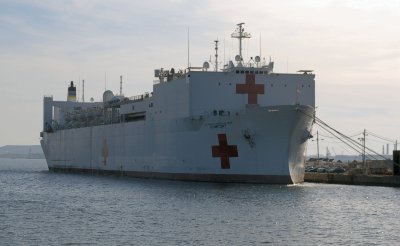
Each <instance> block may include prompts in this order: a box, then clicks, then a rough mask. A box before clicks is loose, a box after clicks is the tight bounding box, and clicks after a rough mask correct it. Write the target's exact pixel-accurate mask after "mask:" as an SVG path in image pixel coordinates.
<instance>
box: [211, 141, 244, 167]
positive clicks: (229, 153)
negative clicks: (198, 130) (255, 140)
mask: <svg viewBox="0 0 400 246" xmlns="http://www.w3.org/2000/svg"><path fill="white" fill-rule="evenodd" d="M218 143H219V145H213V146H212V156H213V157H219V158H221V168H222V169H230V168H231V165H230V163H229V157H238V150H237V146H236V145H228V140H227V139H226V134H218Z"/></svg>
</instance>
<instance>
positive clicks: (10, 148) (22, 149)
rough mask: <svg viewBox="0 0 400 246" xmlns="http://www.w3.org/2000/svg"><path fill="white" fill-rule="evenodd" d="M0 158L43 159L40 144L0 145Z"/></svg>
mask: <svg viewBox="0 0 400 246" xmlns="http://www.w3.org/2000/svg"><path fill="white" fill-rule="evenodd" d="M0 158H27V159H43V158H44V154H43V151H42V147H40V145H5V146H3V147H0Z"/></svg>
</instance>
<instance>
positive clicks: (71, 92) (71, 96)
mask: <svg viewBox="0 0 400 246" xmlns="http://www.w3.org/2000/svg"><path fill="white" fill-rule="evenodd" d="M67 101H68V102H76V87H75V86H74V81H71V84H70V86H69V87H68V96H67Z"/></svg>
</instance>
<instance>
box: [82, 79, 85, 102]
mask: <svg viewBox="0 0 400 246" xmlns="http://www.w3.org/2000/svg"><path fill="white" fill-rule="evenodd" d="M82 102H85V80H84V79H83V80H82Z"/></svg>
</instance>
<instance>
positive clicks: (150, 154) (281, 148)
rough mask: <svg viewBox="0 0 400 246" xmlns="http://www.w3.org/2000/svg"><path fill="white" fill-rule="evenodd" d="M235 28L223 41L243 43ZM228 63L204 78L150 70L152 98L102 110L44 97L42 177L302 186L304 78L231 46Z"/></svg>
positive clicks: (111, 99)
mask: <svg viewBox="0 0 400 246" xmlns="http://www.w3.org/2000/svg"><path fill="white" fill-rule="evenodd" d="M242 25H243V23H241V24H239V25H238V30H237V32H235V33H234V34H232V37H236V38H239V41H240V42H241V38H244V36H245V35H248V34H247V33H243V29H242ZM217 44H218V42H216V51H217ZM217 57H218V55H217V54H216V59H217ZM235 60H236V61H235V62H233V61H230V62H229V63H228V64H227V65H225V66H224V68H223V69H222V70H218V66H215V70H217V71H208V68H209V64H208V63H207V62H205V63H204V64H203V67H201V68H187V69H186V70H184V71H175V70H174V69H171V70H163V69H156V70H155V77H156V78H157V81H156V82H155V83H154V85H153V92H152V93H146V94H143V95H140V96H136V97H131V98H128V97H124V96H122V95H119V96H115V95H114V94H113V93H112V92H111V91H106V92H104V94H103V102H76V100H72V99H71V98H73V96H71V95H70V94H68V98H70V99H71V100H68V101H54V100H53V98H52V97H45V98H44V122H43V132H42V134H41V135H42V140H41V144H42V147H43V151H44V153H45V156H46V160H47V163H48V166H49V169H50V170H65V171H82V172H100V173H116V174H121V175H131V176H136V177H155V178H167V179H179V180H199V181H218V182H262V183H291V182H294V183H298V182H302V181H303V177H304V152H305V148H306V142H307V140H308V138H309V137H310V130H311V126H312V121H313V118H312V117H310V115H311V116H312V115H313V114H314V105H315V82H314V75H313V74H311V72H310V71H307V70H302V73H300V74H282V73H274V72H273V62H271V61H270V62H269V63H268V64H265V63H264V62H261V59H260V57H258V56H257V57H255V58H254V59H250V60H249V62H244V61H243V57H242V56H241V47H240V54H239V55H238V56H236V59H235ZM71 87H73V84H72V83H71V86H70V88H71ZM69 91H70V90H69ZM71 91H72V90H71ZM69 93H70V92H69ZM120 94H121V93H120Z"/></svg>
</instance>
